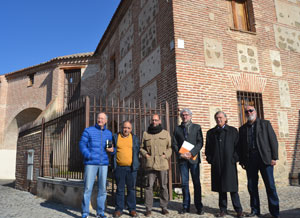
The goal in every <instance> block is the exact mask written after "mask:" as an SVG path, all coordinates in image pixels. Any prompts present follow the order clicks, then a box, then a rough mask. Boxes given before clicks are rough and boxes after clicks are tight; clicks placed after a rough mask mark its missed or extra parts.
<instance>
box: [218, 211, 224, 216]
mask: <svg viewBox="0 0 300 218" xmlns="http://www.w3.org/2000/svg"><path fill="white" fill-rule="evenodd" d="M224 216H226V214H225V212H224V211H221V212H220V213H217V214H216V217H224Z"/></svg>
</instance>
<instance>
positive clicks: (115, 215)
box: [113, 211, 122, 217]
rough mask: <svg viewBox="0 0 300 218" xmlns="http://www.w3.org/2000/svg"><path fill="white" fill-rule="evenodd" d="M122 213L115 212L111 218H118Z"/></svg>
mask: <svg viewBox="0 0 300 218" xmlns="http://www.w3.org/2000/svg"><path fill="white" fill-rule="evenodd" d="M120 216H122V213H121V212H120V211H115V212H114V215H113V217H120Z"/></svg>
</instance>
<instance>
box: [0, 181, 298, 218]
mask: <svg viewBox="0 0 300 218" xmlns="http://www.w3.org/2000/svg"><path fill="white" fill-rule="evenodd" d="M277 191H278V195H279V198H280V211H281V212H280V217H282V218H297V217H299V218H300V187H299V186H287V187H280V188H277ZM260 197H261V212H262V214H263V217H270V216H269V214H268V203H267V199H266V194H265V191H264V190H260ZM240 198H241V201H242V205H243V208H244V212H245V213H249V212H250V207H249V195H248V193H247V192H240ZM202 201H203V205H204V211H205V214H204V215H202V216H200V215H197V214H195V208H194V207H192V208H191V213H189V214H186V215H179V214H178V210H180V209H181V200H174V201H171V202H170V203H169V206H168V208H169V212H170V214H169V215H167V216H164V215H162V214H161V213H160V208H159V202H158V201H155V202H154V208H153V213H152V214H153V215H152V217H154V218H158V217H172V218H177V217H186V218H188V217H191V218H192V217H214V214H216V213H217V212H218V211H219V209H218V195H217V194H216V193H213V194H209V195H204V196H203V197H202ZM0 205H1V207H0V218H13V217H18V218H29V217H30V218H48V217H49V218H50V217H51V218H56V217H78V218H79V217H81V213H80V210H79V209H75V208H71V207H67V206H64V205H62V204H57V203H53V202H49V201H45V200H44V199H41V198H38V197H37V196H35V195H32V194H30V193H28V192H24V191H19V190H16V189H14V188H13V183H11V181H4V180H0ZM113 211H114V207H113V206H111V205H109V206H108V207H107V210H106V215H107V216H108V217H112V215H111V214H112V213H113ZM137 212H138V215H139V217H145V216H144V215H143V213H144V212H145V207H144V205H140V204H138V205H137ZM228 212H229V214H228V215H227V216H226V217H234V216H235V212H234V210H233V207H232V205H231V200H230V196H229V195H228ZM90 217H95V211H91V215H90ZM123 217H124V218H126V217H129V216H128V211H127V210H125V211H124V213H123V215H122V218H123Z"/></svg>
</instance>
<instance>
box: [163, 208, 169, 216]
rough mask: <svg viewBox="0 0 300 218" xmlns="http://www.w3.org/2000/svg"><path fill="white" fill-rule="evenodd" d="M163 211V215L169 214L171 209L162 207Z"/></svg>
mask: <svg viewBox="0 0 300 218" xmlns="http://www.w3.org/2000/svg"><path fill="white" fill-rule="evenodd" d="M161 213H162V214H163V215H168V214H169V211H168V210H167V209H166V208H162V210H161Z"/></svg>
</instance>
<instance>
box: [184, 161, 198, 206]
mask: <svg viewBox="0 0 300 218" xmlns="http://www.w3.org/2000/svg"><path fill="white" fill-rule="evenodd" d="M199 168H200V167H199V164H191V163H190V162H188V161H184V162H183V163H180V164H179V169H180V174H181V186H182V193H183V208H186V209H188V210H189V209H190V203H191V196H190V190H189V170H190V171H191V175H192V181H193V185H194V203H195V207H196V209H197V210H202V208H203V204H202V201H201V183H200V169H199Z"/></svg>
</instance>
